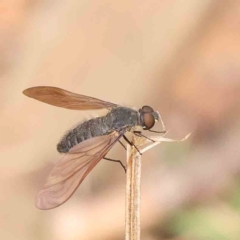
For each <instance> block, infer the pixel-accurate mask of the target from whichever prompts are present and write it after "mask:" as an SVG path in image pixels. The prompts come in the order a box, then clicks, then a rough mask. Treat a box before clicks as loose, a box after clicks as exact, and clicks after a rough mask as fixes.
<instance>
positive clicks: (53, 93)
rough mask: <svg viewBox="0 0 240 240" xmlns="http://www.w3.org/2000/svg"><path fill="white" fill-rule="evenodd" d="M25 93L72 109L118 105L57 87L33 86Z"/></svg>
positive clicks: (45, 101)
mask: <svg viewBox="0 0 240 240" xmlns="http://www.w3.org/2000/svg"><path fill="white" fill-rule="evenodd" d="M23 94H25V95H26V96H28V97H30V98H34V99H36V100H38V101H41V102H44V103H47V104H50V105H53V106H56V107H62V108H67V109H72V110H91V109H104V108H107V109H109V108H113V107H115V106H117V105H116V104H114V103H110V102H105V101H103V100H100V99H97V98H93V97H88V96H85V95H80V94H77V93H72V92H69V91H67V90H64V89H61V88H57V87H32V88H28V89H25V90H24V91H23Z"/></svg>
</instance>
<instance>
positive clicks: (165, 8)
mask: <svg viewBox="0 0 240 240" xmlns="http://www.w3.org/2000/svg"><path fill="white" fill-rule="evenodd" d="M0 53H1V54H0V81H1V88H0V99H1V101H0V105H1V106H0V109H1V121H0V128H1V130H0V131H1V138H0V149H1V160H0V162H1V166H0V171H1V174H0V178H1V181H0V189H1V195H0V238H1V239H7V240H15V239H18V240H30V239H36V240H47V239H48V240H49V239H51V240H66V239H68V240H71V239H81V240H95V239H104V240H108V239H109V240H112V239H115V240H118V239H119V240H120V239H124V214H125V174H124V172H123V170H122V169H121V167H120V166H119V165H118V164H114V163H110V162H107V161H101V162H100V163H99V164H98V166H97V167H96V168H95V169H94V170H93V171H92V172H91V174H90V175H89V176H88V177H87V178H86V180H85V181H84V182H83V184H82V185H81V186H80V188H79V189H78V190H77V192H76V193H75V194H74V196H73V197H72V198H71V199H70V200H69V201H68V202H66V203H65V204H64V205H62V206H61V207H59V208H56V209H53V210H50V211H41V210H38V209H36V208H35V206H34V199H35V195H36V193H37V191H38V190H39V188H40V187H41V185H42V184H43V183H44V181H45V179H46V177H47V175H48V173H49V171H50V170H51V168H52V166H53V165H54V162H56V160H57V159H58V158H59V154H58V153H57V151H56V144H57V142H58V141H59V139H60V138H61V136H62V135H63V134H64V133H65V132H66V130H68V129H69V128H71V127H72V126H75V125H76V124H77V123H78V122H80V121H82V120H83V119H85V118H87V117H88V118H89V117H93V116H96V114H97V113H96V112H87V113H86V112H84V113H83V112H78V111H70V110H64V109H60V108H55V107H52V106H49V105H46V104H43V103H40V102H37V101H34V100H32V99H29V98H26V97H25V96H24V95H23V94H22V90H24V89H25V88H28V87H32V86H39V85H40V86H41V85H50V86H57V87H61V88H65V89H67V90H69V91H73V92H77V93H82V94H85V95H90V96H93V97H97V98H100V99H104V100H107V101H111V102H114V103H119V104H123V105H129V106H135V107H141V106H142V105H145V104H148V105H151V106H153V107H154V108H155V109H158V110H159V111H160V113H161V115H162V118H163V120H164V122H165V124H166V128H167V129H168V130H170V133H169V137H173V138H181V137H183V136H184V135H186V134H187V133H189V132H192V136H191V137H190V139H188V140H187V141H186V142H182V143H172V144H167V143H164V144H161V145H159V146H157V147H156V148H154V149H152V150H151V151H149V152H147V153H146V154H145V155H144V156H143V162H142V213H141V214H142V215H141V224H142V237H141V239H142V240H157V239H160V240H166V239H168V240H195V239H196V240H208V239H209V240H239V239H240V181H239V173H240V148H239V139H240V129H239V128H240V119H239V115H240V114H239V112H240V111H239V110H240V108H239V103H240V97H239V96H240V2H239V1H234V0H229V1H223V0H202V1H199V0H184V1H183V0H175V1H166V0H165V1H164V0H163V1H158V0H150V1H108V0H97V1H85V0H82V1H79V0H69V1H63V0H58V1H38V0H31V1H30V0H2V1H0ZM160 128H161V126H160V124H158V125H157V126H156V127H155V129H160ZM109 156H112V157H114V158H115V159H123V160H124V159H125V153H124V151H123V150H122V148H121V147H120V146H115V147H114V149H113V151H111V153H110V155H109Z"/></svg>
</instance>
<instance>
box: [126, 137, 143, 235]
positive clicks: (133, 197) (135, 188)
mask: <svg viewBox="0 0 240 240" xmlns="http://www.w3.org/2000/svg"><path fill="white" fill-rule="evenodd" d="M136 143H137V142H136V141H135V144H136ZM140 185H141V156H140V155H139V153H138V152H137V151H136V149H135V148H134V147H133V146H130V145H128V146H127V183H126V233H125V239H126V240H140Z"/></svg>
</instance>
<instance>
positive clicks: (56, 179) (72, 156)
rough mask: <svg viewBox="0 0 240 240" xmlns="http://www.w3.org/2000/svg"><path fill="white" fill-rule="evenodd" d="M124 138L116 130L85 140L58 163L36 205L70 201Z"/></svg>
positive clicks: (45, 207) (49, 206)
mask: <svg viewBox="0 0 240 240" xmlns="http://www.w3.org/2000/svg"><path fill="white" fill-rule="evenodd" d="M120 137H121V134H119V133H117V132H113V133H111V134H109V135H105V136H100V137H94V138H91V139H88V140H85V141H83V142H81V143H79V144H78V145H76V146H75V147H73V148H72V149H71V150H70V152H69V153H67V154H66V155H65V156H64V157H63V158H62V159H60V161H59V162H58V163H57V164H56V166H55V167H54V168H53V170H52V172H51V173H50V175H49V177H48V179H47V182H46V184H45V185H44V186H43V187H42V189H41V190H40V191H39V192H38V194H37V198H36V207H37V208H39V209H44V210H45V209H51V208H55V207H57V206H59V205H61V204H63V203H64V202H66V201H67V200H68V199H69V198H70V197H71V196H72V194H73V193H74V192H75V191H76V189H77V188H78V186H79V185H80V184H81V182H82V181H83V180H84V179H85V177H86V176H87V175H88V173H89V172H90V171H91V170H92V169H93V168H94V167H95V166H96V164H97V163H98V162H99V161H100V160H101V159H102V158H103V157H104V156H105V155H106V154H107V152H108V151H109V150H110V149H111V148H112V146H113V145H114V143H115V142H116V141H117V140H118V139H119V138H120Z"/></svg>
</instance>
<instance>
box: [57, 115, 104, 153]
mask: <svg viewBox="0 0 240 240" xmlns="http://www.w3.org/2000/svg"><path fill="white" fill-rule="evenodd" d="M108 130H109V128H108V126H107V124H106V122H105V117H99V118H94V119H90V120H88V121H86V122H84V123H82V124H80V125H78V126H77V127H76V128H74V129H72V130H70V131H69V132H68V133H67V134H66V135H65V136H64V137H63V138H62V140H61V141H60V143H59V144H58V145H57V150H58V152H61V153H66V152H69V150H70V149H71V148H72V147H74V146H75V145H77V144H78V143H80V142H82V141H84V140H86V139H89V138H92V137H97V136H102V135H106V134H107V133H108Z"/></svg>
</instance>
